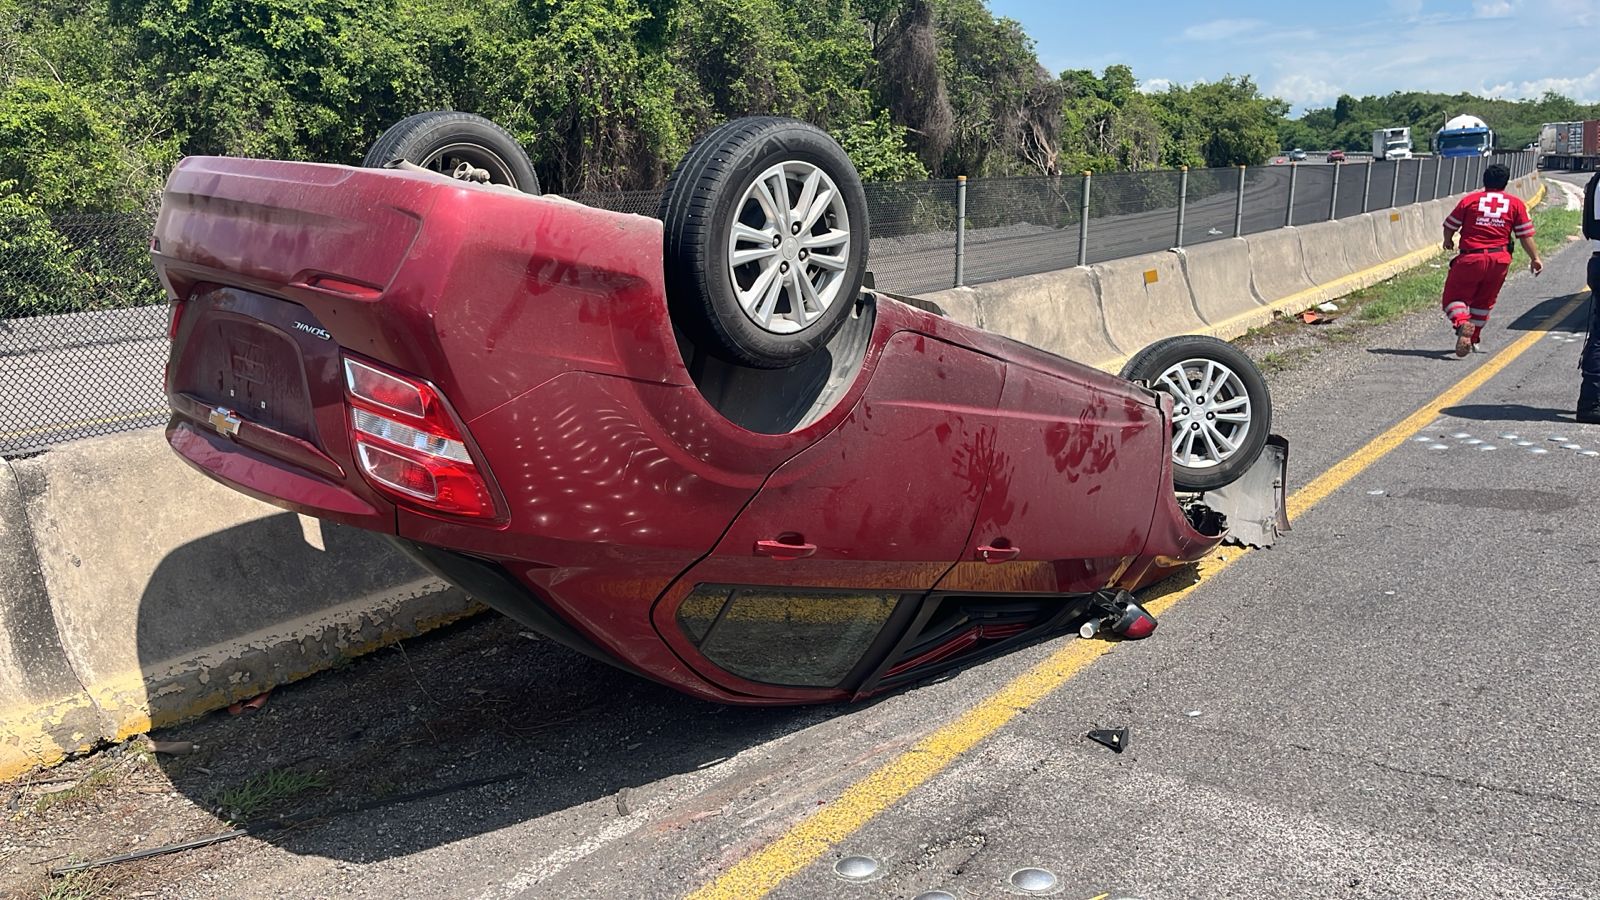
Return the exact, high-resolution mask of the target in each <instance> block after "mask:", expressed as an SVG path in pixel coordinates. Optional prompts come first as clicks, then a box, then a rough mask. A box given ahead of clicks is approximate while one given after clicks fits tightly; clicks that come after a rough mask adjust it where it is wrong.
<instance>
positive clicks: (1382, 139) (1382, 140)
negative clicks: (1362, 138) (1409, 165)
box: [1372, 128, 1411, 159]
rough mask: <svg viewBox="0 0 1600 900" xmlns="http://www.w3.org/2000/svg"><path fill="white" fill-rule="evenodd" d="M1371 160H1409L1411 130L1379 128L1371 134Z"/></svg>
mask: <svg viewBox="0 0 1600 900" xmlns="http://www.w3.org/2000/svg"><path fill="white" fill-rule="evenodd" d="M1372 158H1373V159H1410V158H1411V129H1409V128H1379V129H1377V130H1376V131H1374V132H1372Z"/></svg>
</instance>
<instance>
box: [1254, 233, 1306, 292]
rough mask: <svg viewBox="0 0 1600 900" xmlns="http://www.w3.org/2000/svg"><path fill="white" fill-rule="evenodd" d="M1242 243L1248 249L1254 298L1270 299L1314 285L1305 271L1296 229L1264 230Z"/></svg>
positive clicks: (1304, 262) (1303, 256) (1304, 261)
mask: <svg viewBox="0 0 1600 900" xmlns="http://www.w3.org/2000/svg"><path fill="white" fill-rule="evenodd" d="M1244 242H1245V245H1246V246H1248V247H1249V248H1250V284H1251V286H1252V287H1254V288H1255V292H1256V296H1257V297H1260V298H1261V299H1262V300H1265V301H1267V302H1271V301H1273V300H1276V299H1278V298H1279V297H1287V296H1289V295H1290V294H1296V293H1299V292H1301V291H1309V290H1312V289H1313V288H1314V287H1315V286H1316V282H1314V281H1312V280H1311V276H1310V275H1309V274H1307V273H1306V260H1305V254H1304V253H1302V252H1301V249H1300V230H1299V229H1298V228H1283V229H1279V230H1277V231H1263V232H1261V233H1260V234H1252V235H1249V236H1248V237H1246V238H1245V239H1244Z"/></svg>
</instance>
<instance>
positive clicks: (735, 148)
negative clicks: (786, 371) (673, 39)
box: [660, 117, 867, 368]
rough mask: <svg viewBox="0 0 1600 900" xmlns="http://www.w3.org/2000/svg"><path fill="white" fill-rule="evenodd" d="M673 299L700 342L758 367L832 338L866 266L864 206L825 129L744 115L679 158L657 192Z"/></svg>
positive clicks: (788, 360)
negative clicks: (661, 190) (664, 184)
mask: <svg viewBox="0 0 1600 900" xmlns="http://www.w3.org/2000/svg"><path fill="white" fill-rule="evenodd" d="M660 217H661V219H662V220H663V222H664V223H665V230H666V246H665V260H664V262H665V268H666V278H667V300H668V303H669V305H670V306H671V308H672V314H673V320H674V322H676V324H677V325H678V326H679V327H680V328H682V329H683V330H684V331H685V332H687V333H688V334H689V335H690V336H691V337H693V338H694V339H695V340H696V343H698V344H700V345H701V346H702V348H703V349H705V350H708V351H710V352H712V353H715V354H717V355H718V356H721V357H723V358H725V359H728V360H731V361H733V362H735V363H739V364H742V365H747V366H754V367H758V368H778V367H782V366H790V365H794V364H795V363H798V362H799V361H800V360H802V359H804V358H805V357H806V356H808V355H810V354H811V353H812V352H814V351H816V350H817V349H818V348H820V347H821V346H823V345H824V344H826V343H827V342H828V339H829V338H830V337H832V336H833V333H834V332H835V331H836V330H838V328H839V326H840V325H841V324H842V323H843V322H844V318H845V315H846V313H847V312H848V311H849V309H850V307H851V306H852V305H853V303H854V302H855V297H856V294H857V293H858V292H859V291H860V290H861V284H862V281H863V279H864V276H865V272H866V264H867V203H866V195H865V193H864V192H863V191H862V188H861V179H860V177H859V176H858V175H857V174H856V170H855V167H854V166H853V165H851V163H850V158H849V157H848V156H846V155H845V153H844V150H843V149H841V148H840V147H839V145H838V144H837V143H835V142H834V141H833V139H832V138H830V137H829V136H828V134H827V132H824V131H823V130H821V129H820V128H817V127H815V126H813V125H809V124H806V123H805V122H800V121H797V120H794V119H781V118H773V117H753V118H746V119H738V120H735V121H733V122H729V123H727V124H726V125H723V126H722V127H720V128H718V129H716V130H715V131H712V132H711V133H710V134H708V135H706V136H705V137H704V138H702V139H701V140H700V141H698V142H697V143H696V144H695V146H694V147H693V148H691V149H690V151H689V153H688V155H686V156H685V157H684V158H683V161H682V162H680V163H679V164H678V167H677V169H676V170H674V171H673V173H672V178H671V179H670V180H669V181H668V182H667V188H666V190H665V191H664V192H663V193H662V196H661V206H660Z"/></svg>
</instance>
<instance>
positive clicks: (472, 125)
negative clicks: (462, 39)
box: [361, 110, 539, 194]
mask: <svg viewBox="0 0 1600 900" xmlns="http://www.w3.org/2000/svg"><path fill="white" fill-rule="evenodd" d="M395 160H405V161H406V162H409V163H411V164H412V165H415V166H420V167H422V168H424V169H429V170H432V171H434V172H438V173H440V174H441V175H449V176H453V177H457V178H468V179H472V178H473V176H474V175H478V176H479V178H481V176H482V173H487V176H488V180H489V182H490V183H492V184H503V185H507V186H509V187H513V188H516V189H517V190H519V191H522V192H523V193H526V194H538V193H539V176H538V175H536V174H535V173H534V171H533V161H532V160H530V159H529V158H528V154H527V153H526V152H524V151H523V149H522V145H521V144H518V143H517V139H516V138H514V137H512V136H511V135H510V133H508V132H507V131H506V130H505V129H504V128H501V127H500V126H499V125H496V124H495V123H493V122H491V121H489V120H488V119H485V118H484V117H482V116H475V115H473V114H471V113H464V112H451V111H445V110H436V111H433V112H424V113H417V114H416V115H414V116H407V117H406V118H404V119H401V120H400V121H399V122H396V123H395V124H393V125H391V126H390V127H389V128H388V130H386V131H385V132H384V133H383V134H382V135H381V136H380V137H379V138H378V140H377V143H375V144H373V145H372V149H371V150H368V151H367V156H366V158H365V159H363V160H362V161H361V164H362V165H363V166H367V167H369V168H379V167H382V166H387V165H389V164H391V163H393V162H394V161H395Z"/></svg>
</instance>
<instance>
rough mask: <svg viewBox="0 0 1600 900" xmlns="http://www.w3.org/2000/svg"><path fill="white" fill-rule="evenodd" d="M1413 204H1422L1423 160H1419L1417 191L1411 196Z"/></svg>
mask: <svg viewBox="0 0 1600 900" xmlns="http://www.w3.org/2000/svg"><path fill="white" fill-rule="evenodd" d="M1411 202H1412V203H1413V204H1416V203H1421V202H1422V160H1420V159H1419V160H1417V190H1416V192H1415V193H1413V194H1412V195H1411Z"/></svg>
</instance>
